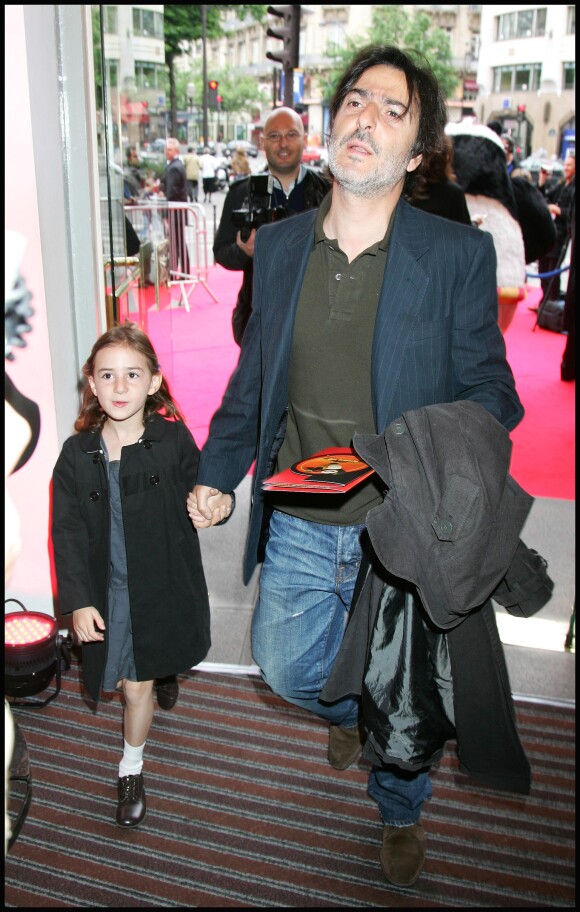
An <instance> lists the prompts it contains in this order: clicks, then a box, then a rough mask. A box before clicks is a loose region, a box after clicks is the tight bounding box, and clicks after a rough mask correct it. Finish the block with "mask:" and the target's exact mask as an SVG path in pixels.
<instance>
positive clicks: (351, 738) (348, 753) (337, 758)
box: [328, 725, 364, 770]
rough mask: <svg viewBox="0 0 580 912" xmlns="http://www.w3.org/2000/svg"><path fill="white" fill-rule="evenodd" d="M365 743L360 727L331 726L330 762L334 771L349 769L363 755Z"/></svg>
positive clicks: (329, 738)
mask: <svg viewBox="0 0 580 912" xmlns="http://www.w3.org/2000/svg"><path fill="white" fill-rule="evenodd" d="M363 743H364V742H363V737H362V731H361V727H360V725H355V726H353V728H343V727H342V726H341V725H331V726H330V731H329V735H328V762H329V763H330V765H331V766H333V767H334V769H337V770H345V769H348V767H349V766H350V765H351V764H352V763H354V761H355V760H358V758H359V757H360V755H361V754H362V749H363Z"/></svg>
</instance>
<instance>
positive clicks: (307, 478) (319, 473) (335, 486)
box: [262, 447, 374, 494]
mask: <svg viewBox="0 0 580 912" xmlns="http://www.w3.org/2000/svg"><path fill="white" fill-rule="evenodd" d="M373 472H374V469H371V467H370V466H368V465H367V464H366V462H363V461H362V459H361V458H360V457H359V456H357V454H356V453H355V451H354V450H353V449H352V447H327V448H326V449H325V450H320V452H319V453H314V454H313V455H312V456H309V457H308V458H307V459H301V460H300V462H296V463H294V465H293V466H291V467H290V468H289V469H284V471H283V472H278V473H277V474H276V475H271V476H270V478H266V479H265V480H264V481H263V482H262V488H263V489H264V491H291V492H293V493H298V494H308V493H311V494H344V493H346V491H350V489H351V488H354V486H355V485H357V484H360V483H361V481H364V480H365V478H368V477H369V475H372V474H373Z"/></svg>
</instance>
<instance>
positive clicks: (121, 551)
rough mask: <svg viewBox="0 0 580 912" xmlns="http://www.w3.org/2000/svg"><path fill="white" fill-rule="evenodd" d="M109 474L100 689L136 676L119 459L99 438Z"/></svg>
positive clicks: (112, 686)
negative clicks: (105, 610)
mask: <svg viewBox="0 0 580 912" xmlns="http://www.w3.org/2000/svg"><path fill="white" fill-rule="evenodd" d="M101 446H102V448H103V451H104V454H105V462H106V464H107V468H108V474H109V504H110V516H111V555H110V559H111V575H110V579H109V625H108V631H107V633H108V636H107V663H106V665H105V673H104V676H103V685H102V686H103V690H117V684H118V682H119V681H120V680H121V678H127V679H128V680H129V681H136V680H137V672H136V670H135V659H134V658H133V633H132V629H131V609H130V605H129V587H128V582H127V553H126V551H125V534H124V530H123V511H122V508H121V493H120V489H119V468H120V465H121V462H120V460H118V459H116V460H114V461H112V462H110V461H109V454H108V452H107V447H106V446H105V441H104V440H103V439H102V438H101Z"/></svg>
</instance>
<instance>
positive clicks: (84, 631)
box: [73, 605, 105, 643]
mask: <svg viewBox="0 0 580 912" xmlns="http://www.w3.org/2000/svg"><path fill="white" fill-rule="evenodd" d="M73 628H74V632H75V633H76V635H77V636H78V638H79V640H80V641H81V643H100V642H102V641H103V640H104V639H105V636H104V633H103V631H104V629H105V622H104V621H103V619H102V617H101V615H100V614H99V612H98V611H97V609H96V608H93V606H92V605H89V606H88V607H87V608H77V610H76V611H73ZM97 628H98V629H97Z"/></svg>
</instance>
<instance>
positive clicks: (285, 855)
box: [5, 663, 575, 909]
mask: <svg viewBox="0 0 580 912" xmlns="http://www.w3.org/2000/svg"><path fill="white" fill-rule="evenodd" d="M180 685H181V692H180V697H179V700H178V703H177V705H176V706H175V708H174V709H173V710H171V711H170V712H164V711H162V710H159V709H157V710H156V714H155V719H154V723H153V728H152V731H151V734H150V737H149V740H148V743H147V749H146V759H145V768H144V776H145V784H146V794H147V815H146V817H145V820H144V821H143V823H142V824H141V826H139V827H138V828H136V829H135V830H128V831H127V830H122V829H119V828H118V827H117V826H116V825H115V823H114V815H115V802H116V777H117V768H118V762H119V759H120V753H121V749H122V735H121V719H122V707H121V703H120V700H119V698H118V697H117V696H115V697H113V698H111V699H110V700H105V701H103V702H101V703H100V704H99V707H98V710H97V712H96V713H95V712H94V709H93V707H91V706H89V705H88V704H87V703H86V702H85V700H84V698H83V696H82V694H81V689H80V684H79V667H78V665H77V664H75V663H73V666H72V668H71V669H70V671H69V672H67V673H66V675H65V676H64V678H63V685H62V690H61V693H60V694H59V696H58V697H57V698H56V700H54V701H53V702H52V703H50V704H48V706H46V707H44V708H42V709H30V708H26V709H22V708H16V709H15V710H14V718H15V719H16V721H17V723H18V725H19V727H20V729H21V731H22V733H23V734H24V737H25V739H26V742H27V745H28V752H29V760H30V769H31V774H32V783H33V784H32V801H31V805H30V810H29V813H28V816H27V818H26V820H25V823H24V825H23V827H22V830H21V832H20V835H19V836H18V838H17V840H16V842H15V844H14V846H13V847H12V849H11V850H10V852H9V853H8V855H7V857H6V870H5V904H6V906H8V907H11V908H27V907H36V908H50V907H58V908H84V907H93V908H95V907H100V908H107V907H116V908H119V907H128V908H137V907H140V906H143V907H156V908H166V909H169V908H178V907H186V908H192V907H201V908H209V907H222V908H223V907H230V906H231V907H236V906H239V907H254V908H259V907H270V908H272V907H278V906H280V907H291V908H300V907H314V906H326V907H340V906H348V907H351V908H357V907H363V908H364V907H366V908H369V907H374V908H389V907H402V908H421V907H422V908H428V907H447V908H450V907H459V908H474V907H512V908H513V907H520V906H521V907H524V906H530V907H543V908H545V907H551V906H555V907H557V906H559V907H563V908H574V907H575V829H574V819H575V812H574V807H575V804H574V784H575V772H574V760H575V750H574V735H575V713H574V709H573V707H567V706H564V707H561V706H553V705H544V704H540V703H532V702H525V703H524V702H521V703H520V702H518V703H517V704H516V708H517V717H518V724H519V730H520V736H521V738H522V741H523V743H524V746H525V749H526V752H527V754H528V757H529V759H530V763H531V765H532V770H533V788H532V793H531V795H530V796H528V797H522V796H517V795H512V794H509V793H501V792H494V791H492V790H489V789H482V788H479V787H476V786H474V785H472V784H470V783H469V781H468V780H467V779H466V778H465V777H464V776H463V775H462V774H461V773H460V772H459V770H458V761H457V758H456V755H455V751H454V747H455V745H454V743H452V742H450V743H449V744H448V745H447V749H446V752H445V756H444V758H443V759H442V761H441V762H440V764H439V765H438V766H437V768H435V769H434V770H433V774H432V775H433V798H432V800H431V801H430V802H429V803H428V805H427V806H426V809H425V811H424V815H423V823H424V825H425V830H426V833H427V859H426V863H425V869H424V872H423V874H422V876H421V877H420V878H419V880H418V881H417V883H416V884H415V885H414V886H413V887H412V888H410V889H399V888H396V887H392V886H390V885H389V884H388V883H387V882H386V881H385V880H384V877H383V875H382V872H381V868H380V863H379V848H380V843H381V832H382V830H381V824H380V821H379V817H378V811H377V808H376V805H375V804H374V802H373V801H372V800H371V799H370V798H369V797H368V796H367V794H366V780H367V772H368V768H365V766H364V765H363V764H361V765H358V766H356V765H355V766H354V767H353V768H352V769H350V770H346V771H344V772H337V771H336V770H333V769H332V768H331V767H330V766H329V764H328V762H327V759H326V746H327V737H328V736H327V727H326V726H325V725H324V724H322V723H321V722H320V720H318V719H316V718H314V717H313V716H311V715H310V714H308V713H306V712H303V711H302V710H300V709H298V708H294V707H292V706H289V705H288V704H286V703H284V702H283V701H282V700H280V699H279V698H277V697H275V696H274V695H273V694H272V693H271V692H270V690H269V689H268V687H266V685H264V684H263V682H262V681H261V680H260V679H259V678H255V677H251V676H245V675H239V676H234V675H227V674H214V673H212V672H206V671H198V672H195V671H193V672H191V673H189V674H188V675H186V676H184V677H183V678H181V679H180ZM19 800H20V795H19V794H18V790H17V788H16V786H13V789H12V791H11V794H10V813H11V815H14V814H15V813H16V812H17V809H18V802H19Z"/></svg>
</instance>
